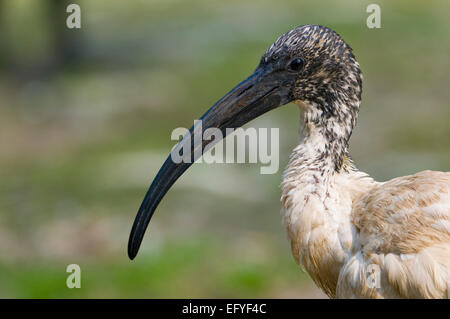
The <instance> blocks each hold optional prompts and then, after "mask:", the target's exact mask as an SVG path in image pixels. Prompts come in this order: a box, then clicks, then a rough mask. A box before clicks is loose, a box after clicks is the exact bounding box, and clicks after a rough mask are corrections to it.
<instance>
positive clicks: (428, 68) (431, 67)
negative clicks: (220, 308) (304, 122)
mask: <svg viewBox="0 0 450 319" xmlns="http://www.w3.org/2000/svg"><path fill="white" fill-rule="evenodd" d="M43 3H45V2H43V1H31V0H20V1H19V0H18V1H9V2H5V3H4V6H5V8H4V11H3V12H4V16H5V19H4V20H3V21H2V23H3V25H5V26H6V28H5V29H4V30H6V31H5V32H7V34H8V36H7V37H6V39H7V40H8V41H7V43H6V44H7V45H6V44H5V45H4V46H2V47H1V48H2V49H4V50H6V49H7V50H8V51H9V52H10V54H11V55H12V56H14V57H15V59H16V62H18V65H17V66H16V68H17V70H19V71H20V72H19V71H18V72H15V73H8V72H6V71H2V72H1V73H0V145H1V147H0V297H41V298H49V297H100V298H101V297H192V298H193V297H305V296H323V295H320V293H319V292H318V290H317V289H316V288H314V287H313V285H312V283H311V281H310V280H309V279H308V278H307V275H305V274H304V273H302V272H300V270H299V269H298V266H297V265H296V264H295V262H294V260H293V259H292V257H291V256H290V250H289V244H288V242H287V240H286V239H285V234H284V230H283V228H282V226H281V225H280V216H279V213H278V212H279V209H280V204H279V183H280V181H281V172H282V169H283V166H284V165H285V164H286V162H287V159H288V156H289V153H290V151H291V149H292V148H293V147H294V145H295V144H296V143H297V142H298V126H299V123H298V120H297V119H298V110H297V108H296V107H295V106H292V105H290V106H286V107H283V108H280V109H278V110H275V111H273V112H271V113H269V114H266V115H264V116H263V117H262V118H261V119H258V120H255V121H254V122H252V124H251V125H254V126H257V127H258V126H259V127H279V128H280V171H279V172H278V173H277V174H275V175H271V176H264V175H260V174H259V165H213V166H210V165H194V166H193V168H192V169H191V170H190V171H189V172H187V174H186V175H185V176H183V177H182V178H181V179H180V181H179V182H177V184H176V185H175V187H174V188H173V190H171V191H170V192H169V194H168V195H167V197H166V198H165V199H164V200H163V201H162V202H161V204H160V207H159V208H158V210H157V212H156V214H155V216H154V219H153V220H152V224H151V225H150V227H149V233H148V234H147V236H146V238H145V240H144V243H143V245H142V251H141V252H140V255H139V256H138V257H137V259H136V260H135V261H133V262H130V261H128V259H127V257H126V243H127V239H128V232H129V230H130V228H131V223H132V220H133V218H134V214H135V212H136V210H137V208H138V206H139V204H140V201H141V200H142V197H143V195H144V193H145V190H146V188H147V187H148V185H149V184H150V182H151V179H152V178H153V177H154V175H155V174H156V172H157V170H158V168H159V166H160V165H161V164H162V162H163V161H164V159H165V157H166V155H167V154H168V153H169V150H170V148H171V146H172V145H173V143H174V142H173V141H171V140H170V133H171V131H172V130H173V129H174V128H176V127H180V126H182V127H190V126H191V125H192V121H193V120H194V119H195V118H198V117H199V116H200V115H201V114H202V113H203V112H204V111H205V110H206V109H207V108H208V107H209V106H210V105H212V104H213V103H214V102H215V101H216V100H217V99H218V98H219V97H221V96H222V95H223V94H224V93H226V92H227V91H228V90H229V89H230V88H231V87H233V86H234V85H235V84H236V83H237V82H238V81H240V80H241V79H243V78H244V77H246V76H247V75H248V74H249V73H250V72H251V71H252V70H253V69H254V67H255V66H256V65H257V62H258V59H259V56H260V55H261V54H262V53H263V52H264V50H265V49H266V48H267V47H268V46H269V45H270V44H271V43H272V42H273V41H274V40H275V39H276V37H277V36H279V35H280V34H282V33H284V32H285V31H287V30H289V29H290V28H292V27H294V26H297V25H300V24H306V23H317V24H324V25H327V26H330V27H332V28H333V29H335V30H336V31H337V32H338V33H340V34H341V35H342V36H343V37H344V39H345V40H346V41H347V42H348V43H349V44H350V45H351V46H352V47H353V48H354V52H355V55H356V56H357V58H358V60H359V61H360V64H361V67H362V70H363V73H364V94H363V103H362V107H361V113H360V118H359V121H358V127H357V129H356V130H355V132H354V135H353V137H352V140H351V153H352V155H353V157H354V159H355V161H356V163H357V165H358V166H359V167H360V168H361V169H362V170H364V171H367V172H368V173H370V174H371V175H373V176H374V177H376V178H377V179H380V180H383V179H388V178H392V177H395V176H399V175H403V174H411V173H414V172H416V171H419V170H423V169H436V170H449V167H450V156H449V155H450V154H449V149H450V148H449V139H448V136H449V135H450V126H449V125H448V123H449V119H450V113H449V101H450V96H449V91H448V89H447V86H448V83H449V72H448V68H446V65H447V64H448V52H450V51H449V50H450V39H449V37H448V30H449V29H450V21H449V20H448V12H449V9H450V8H449V4H448V2H445V1H435V2H432V4H430V3H426V2H421V1H397V2H387V1H381V2H379V4H380V5H381V8H382V29H379V30H369V29H367V28H366V26H365V19H366V17H367V13H366V12H365V8H366V6H367V4H368V3H370V2H369V1H345V2H343V1H339V2H336V1H323V2H320V3H319V2H314V1H307V2H301V1H296V0H295V1H294V0H289V1H282V2H272V1H268V0H264V1H256V0H254V1H246V2H245V3H243V2H241V1H227V2H219V1H206V0H199V1H193V0H189V1H178V0H173V1H151V2H142V1H130V2H127V3H125V2H123V1H118V0H116V1H112V0H108V1H107V0H95V1H91V0H90V1H81V2H80V3H81V7H82V10H83V11H82V12H83V13H82V14H83V16H82V17H83V22H82V23H83V26H82V29H81V32H82V36H83V39H84V44H85V46H84V48H83V58H82V60H81V61H80V63H78V64H76V65H73V66H71V67H70V68H64V69H62V70H59V71H58V72H56V73H50V74H45V72H44V75H43V76H40V73H39V72H37V71H36V70H39V67H40V66H39V65H40V64H41V63H42V61H43V60H46V59H48V57H51V56H52V52H51V48H50V47H49V44H50V41H51V39H50V38H49V33H48V31H49V26H48V24H47V22H46V19H45V16H44V14H45V7H44V6H42V4H43ZM64 14H65V13H64ZM30 25H32V26H34V27H33V28H30V27H29V26H30ZM50 60H51V58H50ZM19 62H20V63H19ZM44 65H45V63H44ZM34 72H36V73H34ZM18 74H19V75H18ZM36 74H37V75H36ZM71 263H77V264H79V265H80V266H81V269H82V288H81V289H78V290H77V289H74V290H70V289H68V288H67V287H66V286H65V280H66V276H67V275H68V274H67V273H65V269H66V266H67V265H68V264H71Z"/></svg>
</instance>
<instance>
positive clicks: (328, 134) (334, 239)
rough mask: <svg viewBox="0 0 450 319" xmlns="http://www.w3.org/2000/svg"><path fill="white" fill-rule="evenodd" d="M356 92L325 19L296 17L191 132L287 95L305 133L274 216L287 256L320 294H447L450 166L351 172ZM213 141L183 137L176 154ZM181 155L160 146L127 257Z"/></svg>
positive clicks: (342, 45) (229, 122)
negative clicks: (163, 154) (391, 173)
mask: <svg viewBox="0 0 450 319" xmlns="http://www.w3.org/2000/svg"><path fill="white" fill-rule="evenodd" d="M361 91H362V74H361V69H360V66H359V64H358V62H357V61H356V59H355V56H354V54H353V53H352V49H351V47H350V46H349V45H348V44H347V43H346V42H345V41H344V40H343V39H342V38H341V37H340V36H339V35H338V34H337V33H336V32H335V31H333V30H331V29H330V28H328V27H324V26H319V25H303V26H299V27H296V28H294V29H292V30H291V31H289V32H287V33H285V34H283V35H282V36H280V37H279V38H278V39H277V40H276V41H275V43H273V44H272V45H271V46H270V47H269V48H268V49H267V51H266V52H265V53H264V54H263V56H262V57H261V59H260V61H259V64H258V66H257V67H256V69H255V71H254V72H253V73H252V74H251V75H250V76H249V77H248V78H247V79H245V80H243V81H242V82H241V83H239V84H238V85H237V86H236V87H234V88H233V89H232V90H231V91H230V92H228V93H227V94H226V95H225V96H224V97H222V98H221V99H220V100H218V102H216V103H215V104H214V105H213V106H212V107H211V108H210V109H209V110H208V111H207V112H206V113H205V114H204V115H203V116H202V117H201V120H202V124H203V126H202V130H206V129H208V128H218V129H220V130H221V131H222V132H223V133H224V134H223V136H224V138H225V133H226V131H227V130H226V128H237V127H241V126H242V125H244V124H246V123H248V122H249V121H251V120H252V119H254V118H256V117H258V116H260V115H262V114H264V113H266V112H268V111H270V110H273V109H275V108H277V107H279V106H282V105H285V104H288V103H291V102H292V103H294V104H296V105H298V106H299V108H300V109H301V111H302V114H303V116H302V122H303V123H301V124H302V125H303V128H304V134H303V138H302V139H301V141H300V143H299V145H298V146H296V147H295V148H294V150H293V152H292V154H291V156H290V159H289V162H288V165H287V167H286V169H285V171H284V174H283V181H282V184H281V206H282V208H281V215H282V220H283V224H284V226H285V228H286V231H287V236H288V239H289V242H290V246H291V250H292V254H293V256H294V258H295V260H296V262H297V263H298V264H299V265H300V266H301V267H302V268H303V269H304V270H306V271H307V272H308V273H309V275H310V276H311V278H312V280H313V281H314V282H315V283H316V285H317V286H318V287H320V288H321V289H322V290H323V291H324V292H325V293H326V294H327V295H328V296H329V297H330V298H447V297H449V289H450V172H437V171H422V172H419V173H416V174H414V175H410V176H404V177H398V178H394V179H392V180H389V181H386V182H378V181H375V180H374V179H373V178H371V177H370V176H369V175H368V174H366V173H364V172H362V171H360V170H358V169H357V168H356V166H355V165H354V163H353V161H352V160H351V158H350V156H349V152H348V144H349V139H350V136H351V134H352V130H353V128H354V127H355V125H356V120H357V116H358V111H359V106H360V102H361ZM196 130H198V129H197V128H196V126H195V125H194V126H193V127H192V128H191V130H190V132H189V133H188V134H191V135H192V134H194V133H195V132H196ZM217 142H218V141H216V140H205V141H202V142H201V143H200V145H194V144H193V145H192V147H190V148H189V149H190V152H191V154H187V155H189V156H192V157H195V156H194V154H200V155H201V153H202V152H198V149H199V147H201V150H202V151H204V150H205V148H206V147H207V146H208V147H210V146H211V145H212V144H214V143H217ZM180 143H181V142H180ZM210 144H211V145H210ZM197 157H198V155H197ZM195 159H196V158H193V160H195ZM191 163H192V161H191V162H188V163H185V162H181V163H174V162H173V161H172V159H171V157H170V156H169V157H168V158H167V160H166V161H165V162H164V164H163V165H162V167H161V169H160V170H159V172H158V174H157V175H156V177H155V179H154V181H153V183H152V184H151V186H150V189H149V190H148V192H147V194H146V195H145V198H144V200H143V202H142V204H141V206H140V208H139V211H138V214H137V216H136V219H135V221H134V224H133V227H132V230H131V234H130V238H129V243H128V255H129V257H130V258H131V259H133V258H135V256H136V254H137V252H138V250H139V246H140V244H141V241H142V238H143V236H144V232H145V230H146V228H147V226H148V223H149V221H150V219H151V217H152V215H153V213H154V211H155V209H156V207H157V205H158V203H159V202H160V201H161V199H162V198H163V196H164V195H165V194H166V192H167V191H168V190H169V189H170V187H171V186H172V185H173V184H174V183H175V181H176V180H177V179H178V178H179V177H180V176H181V175H182V174H183V173H184V172H185V171H186V170H187V169H188V168H189V166H190V165H191Z"/></svg>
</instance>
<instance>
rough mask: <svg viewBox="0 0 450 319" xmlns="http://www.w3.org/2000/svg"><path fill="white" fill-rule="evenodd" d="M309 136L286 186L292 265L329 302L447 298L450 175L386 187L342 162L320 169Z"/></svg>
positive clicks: (422, 176) (315, 141)
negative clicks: (338, 167)
mask: <svg viewBox="0 0 450 319" xmlns="http://www.w3.org/2000/svg"><path fill="white" fill-rule="evenodd" d="M313 134H314V133H310V132H308V133H307V135H306V137H305V139H304V141H303V143H301V144H300V145H299V146H298V147H297V148H296V149H295V150H294V152H293V154H292V155H291V159H290V161H289V164H288V167H287V168H286V171H285V174H284V178H283V183H282V197H281V202H282V216H283V221H284V225H285V227H286V231H287V234H288V238H289V241H290V243H291V249H292V254H293V256H294V259H295V260H296V261H297V262H298V263H299V264H300V265H301V266H302V267H303V268H304V269H306V270H307V272H308V273H309V274H310V276H311V277H312V279H313V280H314V282H315V283H316V284H317V285H318V286H319V287H320V288H321V289H322V290H323V291H324V292H325V293H326V294H327V295H328V296H329V297H332V298H447V296H448V289H449V285H450V173H442V172H433V171H424V172H420V173H417V174H415V175H412V176H405V177H400V178H395V179H393V180H390V181H388V182H385V183H379V182H376V181H374V180H373V179H372V178H371V177H370V176H368V175H367V174H365V173H363V172H360V171H358V170H357V169H356V168H355V167H354V166H353V164H352V163H351V162H350V161H349V160H348V159H344V163H343V167H342V169H341V170H340V171H335V170H334V168H333V167H327V166H326V165H325V166H321V165H318V161H317V159H318V157H320V153H321V152H320V151H319V152H315V151H314V150H316V149H317V146H319V148H320V145H323V144H321V142H320V137H319V138H318V137H313V136H312V135H313Z"/></svg>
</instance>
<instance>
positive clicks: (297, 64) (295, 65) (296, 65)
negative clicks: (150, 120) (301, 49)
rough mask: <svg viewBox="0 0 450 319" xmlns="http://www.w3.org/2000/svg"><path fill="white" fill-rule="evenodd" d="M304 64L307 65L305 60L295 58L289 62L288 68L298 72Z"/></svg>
mask: <svg viewBox="0 0 450 319" xmlns="http://www.w3.org/2000/svg"><path fill="white" fill-rule="evenodd" d="M304 65H305V62H304V61H303V59H302V58H295V59H294V60H292V61H291V62H289V64H288V69H289V70H290V71H294V72H298V71H300V70H301V69H302V68H303V66H304Z"/></svg>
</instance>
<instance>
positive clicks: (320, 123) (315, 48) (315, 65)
mask: <svg viewBox="0 0 450 319" xmlns="http://www.w3.org/2000/svg"><path fill="white" fill-rule="evenodd" d="M297 58H300V59H301V60H302V61H303V64H304V65H303V67H302V69H301V71H300V72H298V76H297V79H296V81H295V85H294V86H293V87H292V96H293V100H295V101H299V102H301V104H302V105H305V106H306V112H305V122H306V123H307V124H308V125H307V126H310V125H313V126H314V127H316V128H318V129H320V130H321V131H322V134H323V135H324V136H325V137H326V139H327V141H328V142H327V153H330V154H333V156H334V157H335V158H334V162H335V164H336V169H339V168H340V167H341V166H342V162H343V158H344V156H345V155H346V154H347V145H348V140H349V138H350V136H351V133H352V130H353V128H354V126H355V125H356V119H357V116H358V110H359V104H360V100H361V92H362V74H361V70H360V67H359V64H358V62H357V61H356V59H355V57H354V55H353V53H352V48H351V47H350V46H349V45H348V44H347V43H346V42H345V41H344V40H343V39H342V38H341V37H340V36H339V35H338V34H337V33H336V32H335V31H333V30H331V29H330V28H327V27H324V26H320V25H303V26H299V27H297V28H294V29H292V30H291V31H289V32H287V33H285V34H283V35H282V36H280V37H279V38H278V39H277V40H276V41H275V43H273V44H272V45H271V46H270V47H269V48H268V49H267V51H266V52H265V53H264V54H263V56H262V58H261V62H260V65H261V66H264V65H266V64H271V63H272V64H273V63H277V64H280V65H283V64H284V65H289V63H290V61H292V60H293V59H297Z"/></svg>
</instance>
